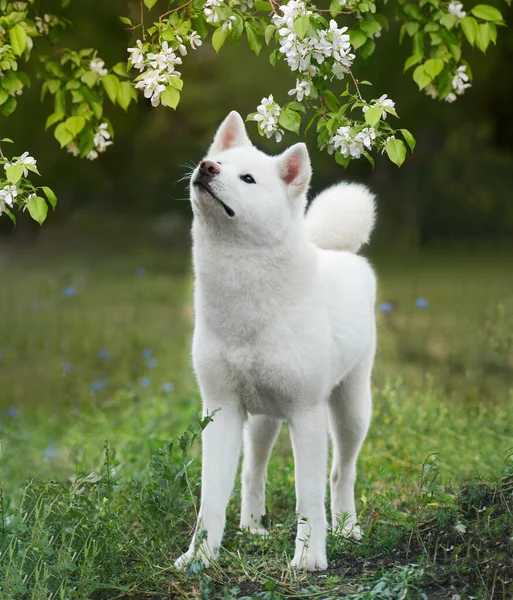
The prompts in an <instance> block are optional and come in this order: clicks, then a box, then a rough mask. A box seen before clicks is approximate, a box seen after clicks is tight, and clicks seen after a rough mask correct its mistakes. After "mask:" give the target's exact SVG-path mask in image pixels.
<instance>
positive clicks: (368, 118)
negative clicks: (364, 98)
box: [364, 106, 381, 127]
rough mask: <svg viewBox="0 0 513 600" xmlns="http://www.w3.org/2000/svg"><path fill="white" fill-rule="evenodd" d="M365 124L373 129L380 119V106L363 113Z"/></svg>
mask: <svg viewBox="0 0 513 600" xmlns="http://www.w3.org/2000/svg"><path fill="white" fill-rule="evenodd" d="M364 116H365V122H366V123H368V124H369V125H370V126H371V127H375V126H376V125H377V124H378V123H379V121H380V119H381V106H373V107H372V108H369V110H366V111H365V113H364Z"/></svg>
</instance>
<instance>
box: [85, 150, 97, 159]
mask: <svg viewBox="0 0 513 600" xmlns="http://www.w3.org/2000/svg"><path fill="white" fill-rule="evenodd" d="M86 158H87V160H96V159H97V158H98V152H96V150H91V152H89V154H88V155H87V156H86Z"/></svg>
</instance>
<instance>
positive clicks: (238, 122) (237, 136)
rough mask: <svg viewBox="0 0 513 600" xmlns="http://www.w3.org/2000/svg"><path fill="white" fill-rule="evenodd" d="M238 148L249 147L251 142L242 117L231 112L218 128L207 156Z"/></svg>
mask: <svg viewBox="0 0 513 600" xmlns="http://www.w3.org/2000/svg"><path fill="white" fill-rule="evenodd" d="M238 146H251V142H250V140H249V138H248V134H247V133H246V128H245V127H244V121H243V120H242V117H241V116H240V115H239V113H238V112H236V111H234V110H232V112H231V113H230V114H229V115H228V116H227V117H226V119H225V120H224V121H223V122H222V123H221V125H220V126H219V129H218V130H217V133H216V135H215V137H214V141H213V142H212V145H211V146H210V148H209V150H208V154H209V155H210V154H217V153H219V152H223V151H224V150H229V149H230V148H237V147H238Z"/></svg>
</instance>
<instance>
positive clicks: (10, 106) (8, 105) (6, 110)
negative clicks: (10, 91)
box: [0, 96, 18, 117]
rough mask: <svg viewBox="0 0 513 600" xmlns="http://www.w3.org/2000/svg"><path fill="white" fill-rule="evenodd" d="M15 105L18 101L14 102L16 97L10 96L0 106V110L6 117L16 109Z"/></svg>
mask: <svg viewBox="0 0 513 600" xmlns="http://www.w3.org/2000/svg"><path fill="white" fill-rule="evenodd" d="M17 105H18V103H17V102H16V98H13V97H12V96H10V97H9V99H8V100H7V102H4V103H3V104H2V105H1V106H0V112H1V113H2V114H3V115H4V117H8V116H9V115H11V114H12V113H13V112H14V111H15V110H16V106H17Z"/></svg>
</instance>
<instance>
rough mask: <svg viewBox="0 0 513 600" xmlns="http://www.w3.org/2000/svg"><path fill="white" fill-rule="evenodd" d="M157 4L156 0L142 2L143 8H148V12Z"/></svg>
mask: <svg viewBox="0 0 513 600" xmlns="http://www.w3.org/2000/svg"><path fill="white" fill-rule="evenodd" d="M155 4H157V0H144V6H146V7H147V8H149V9H150V10H151V9H152V8H153V7H154V6H155Z"/></svg>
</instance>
